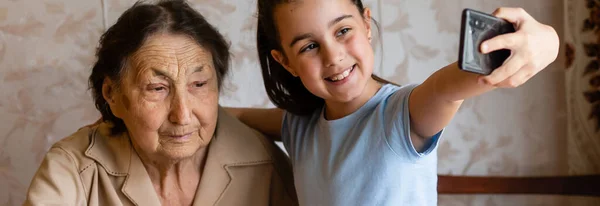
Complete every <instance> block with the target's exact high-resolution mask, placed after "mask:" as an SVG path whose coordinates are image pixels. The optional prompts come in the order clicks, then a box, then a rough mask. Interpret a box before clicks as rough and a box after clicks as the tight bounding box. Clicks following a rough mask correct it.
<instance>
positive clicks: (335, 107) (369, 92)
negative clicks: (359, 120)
mask: <svg viewBox="0 0 600 206" xmlns="http://www.w3.org/2000/svg"><path fill="white" fill-rule="evenodd" d="M380 88H381V84H380V83H379V82H377V81H375V80H374V79H373V78H369V80H368V82H367V85H366V86H365V88H364V90H363V91H362V93H361V94H360V95H359V96H358V97H356V98H354V99H353V100H351V101H349V102H336V101H331V100H325V119H327V120H335V119H340V118H343V117H345V116H348V115H350V114H352V113H354V112H356V110H358V109H359V108H360V107H362V106H363V105H364V104H365V103H367V102H368V101H369V99H371V98H372V97H373V96H375V94H376V93H377V91H379V89H380Z"/></svg>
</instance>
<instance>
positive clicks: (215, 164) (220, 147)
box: [194, 108, 273, 205]
mask: <svg viewBox="0 0 600 206" xmlns="http://www.w3.org/2000/svg"><path fill="white" fill-rule="evenodd" d="M266 143H267V142H263V141H262V140H261V139H259V138H258V133H257V132H256V131H254V130H252V129H250V128H248V127H247V126H246V125H244V124H242V123H241V122H239V121H238V120H237V119H235V118H233V117H231V116H230V115H229V114H228V113H227V112H225V111H224V110H223V109H222V108H219V121H218V123H217V129H216V131H215V137H214V138H213V139H212V140H211V143H210V145H209V148H208V155H207V157H206V158H207V159H206V163H205V166H204V170H203V172H202V177H201V180H200V185H199V186H198V190H197V191H196V198H195V199H194V205H217V204H219V201H220V200H221V199H222V198H223V197H224V196H226V194H227V196H229V194H230V193H231V192H234V193H235V191H228V187H229V186H230V185H235V183H236V182H252V180H249V178H252V177H251V176H249V175H237V176H236V175H235V173H231V172H230V171H229V168H231V167H239V166H244V167H245V169H246V170H256V169H257V167H254V166H257V165H263V164H267V163H271V162H272V161H273V160H272V159H271V156H270V155H269V154H268V153H267V151H266V148H265V144H266ZM244 192H245V193H252V191H244ZM241 195H245V194H241Z"/></svg>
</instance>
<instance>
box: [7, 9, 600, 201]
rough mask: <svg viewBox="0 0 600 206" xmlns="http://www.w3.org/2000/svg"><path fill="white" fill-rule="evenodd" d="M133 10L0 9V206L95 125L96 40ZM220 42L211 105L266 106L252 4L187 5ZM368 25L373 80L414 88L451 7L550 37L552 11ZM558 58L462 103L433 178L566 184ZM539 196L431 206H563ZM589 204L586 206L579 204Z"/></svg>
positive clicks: (422, 15) (450, 33)
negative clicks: (45, 159) (226, 53)
mask: <svg viewBox="0 0 600 206" xmlns="http://www.w3.org/2000/svg"><path fill="white" fill-rule="evenodd" d="M133 2H134V1H133V0H86V1H82V0H3V1H0V88H1V89H0V205H19V204H21V203H22V201H23V200H24V193H25V191H26V189H27V187H28V185H29V182H30V180H31V177H32V176H33V173H34V172H35V170H36V168H37V167H38V165H39V163H40V161H41V157H42V156H43V155H44V154H45V152H46V151H47V149H48V148H49V147H50V145H52V144H53V143H54V142H56V141H57V140H59V139H61V138H62V137H64V136H66V135H68V134H70V133H72V132H74V131H75V130H76V129H77V128H79V127H81V126H83V125H85V124H88V123H91V122H93V121H95V120H96V119H97V118H98V117H99V114H98V112H96V110H95V108H94V106H93V103H92V101H91V97H90V95H89V92H88V90H87V89H86V88H87V83H86V78H87V77H88V75H89V72H90V66H91V64H92V62H93V61H94V57H93V52H94V49H95V47H96V45H97V41H98V39H99V36H100V34H101V33H102V32H103V31H104V30H105V29H106V27H107V25H111V24H112V23H113V22H114V21H115V20H116V18H118V16H119V15H120V14H121V12H122V11H123V10H124V9H126V8H127V7H129V6H130V5H131V4H132V3H133ZM191 2H192V3H193V5H194V7H195V8H196V9H198V10H199V11H200V12H201V13H202V14H204V15H205V16H207V18H208V19H209V21H210V22H212V24H214V25H215V26H217V27H218V28H219V29H220V31H221V32H222V33H223V34H224V35H225V36H226V37H227V38H228V39H229V40H230V41H231V44H232V52H233V55H234V57H233V70H232V71H233V72H232V73H231V75H230V76H229V77H228V78H229V79H228V80H227V81H226V83H225V85H224V86H225V90H224V91H222V98H221V103H222V105H231V106H253V107H270V106H272V105H271V104H270V102H269V100H268V98H267V96H266V94H265V92H264V88H263V86H262V83H261V80H262V78H261V76H260V69H259V66H258V61H257V59H256V55H255V45H254V33H255V32H254V30H255V26H256V25H255V18H254V16H253V14H254V12H255V3H256V0H218V1H217V0H193V1H191ZM365 4H366V5H368V6H369V7H370V8H372V9H373V12H374V18H376V20H377V21H378V22H379V24H380V33H381V36H382V39H376V41H375V42H374V44H375V47H376V48H375V49H376V51H377V55H378V59H377V60H378V61H379V62H380V64H379V63H378V64H379V66H378V67H377V68H376V70H375V71H376V73H378V74H379V75H381V76H383V77H385V78H387V79H389V80H392V81H395V82H398V83H400V84H406V83H415V82H421V81H423V80H425V78H426V77H427V76H428V75H430V74H431V73H433V72H434V71H435V70H437V69H438V68H440V67H442V66H444V65H446V64H448V63H450V62H453V61H456V59H457V51H458V37H459V31H458V30H459V27H460V24H459V19H460V12H461V10H462V8H465V7H470V8H474V9H479V10H482V11H486V12H492V11H493V10H494V9H495V8H496V7H499V6H519V7H524V8H525V9H526V10H527V11H529V13H530V14H531V15H532V16H534V17H535V18H537V19H538V20H539V21H541V22H544V23H546V24H550V25H552V26H554V28H555V29H556V30H557V31H558V32H559V34H561V35H562V28H563V23H562V22H563V15H562V13H563V0H528V1H523V0H500V1H492V0H454V1H448V0H419V1H406V0H402V1H401V0H367V1H365ZM562 67H563V63H562V57H561V59H559V61H558V62H556V63H554V64H552V65H551V66H550V68H548V69H547V70H545V71H544V72H542V73H541V74H539V75H537V76H536V77H534V78H533V79H532V80H530V81H529V82H528V83H527V84H525V85H523V86H522V87H520V88H518V89H510V90H497V91H494V92H492V93H489V94H486V95H484V96H481V97H477V98H473V99H470V100H467V101H466V102H465V104H464V106H463V107H462V108H461V110H460V111H459V113H458V115H457V116H456V118H455V119H454V120H453V121H452V122H451V124H450V126H448V128H447V130H446V132H445V137H444V139H443V141H442V143H441V145H440V148H439V173H440V174H454V175H511V176H514V175H558V174H566V173H567V172H568V169H567V157H566V151H567V148H566V144H567V139H566V138H565V135H566V134H567V128H566V126H565V125H566V119H567V115H566V112H567V109H566V97H565V86H564V84H565V83H564V70H563V68H562ZM575 199H580V201H581V202H582V203H583V202H586V201H585V198H563V197H551V196H503V195H495V196H490V195H472V196H440V205H565V204H566V203H567V202H569V201H571V200H573V201H575ZM587 202H591V201H587Z"/></svg>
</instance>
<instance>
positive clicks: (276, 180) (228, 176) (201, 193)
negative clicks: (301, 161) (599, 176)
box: [25, 109, 297, 206]
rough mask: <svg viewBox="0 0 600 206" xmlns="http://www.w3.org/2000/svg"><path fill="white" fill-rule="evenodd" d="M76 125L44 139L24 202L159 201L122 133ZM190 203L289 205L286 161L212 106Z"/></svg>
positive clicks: (289, 178)
mask: <svg viewBox="0 0 600 206" xmlns="http://www.w3.org/2000/svg"><path fill="white" fill-rule="evenodd" d="M107 131H108V126H107V125H106V124H100V125H98V126H94V127H91V128H89V127H84V128H82V129H80V130H79V131H78V132H76V133H74V134H73V135H71V136H69V137H66V138H64V139H62V140H61V141H59V142H57V143H56V144H54V145H53V146H52V148H51V149H50V151H49V152H48V153H47V154H46V156H45V158H44V160H43V162H42V164H41V166H40V168H39V169H38V171H37V172H36V174H35V176H34V177H33V180H32V182H31V185H30V187H29V191H28V193H27V200H26V201H25V205H143V206H151V205H160V201H159V199H158V196H157V195H156V191H155V190H154V187H153V186H152V183H151V181H150V178H149V176H148V174H147V172H146V169H145V168H144V166H143V165H142V162H141V161H140V158H139V156H138V155H137V153H136V152H135V150H133V147H132V146H131V144H130V140H129V138H128V137H127V136H124V137H109V136H107V135H106V134H107V133H106V132H107ZM194 205H236V206H238V205H286V206H287V205H297V199H296V194H295V190H294V185H293V178H292V174H291V165H290V164H289V161H288V159H287V157H286V156H285V154H284V153H283V152H282V151H281V150H279V148H277V146H276V145H275V144H273V143H272V142H269V141H268V140H267V139H265V137H264V136H262V135H260V134H259V133H257V132H256V131H254V130H251V129H250V128H248V127H247V126H245V125H243V124H242V123H240V122H239V121H237V119H235V118H232V117H231V116H229V115H228V114H226V113H225V112H224V111H223V110H222V109H220V111H219V120H218V128H217V131H216V136H215V137H214V138H213V139H212V141H211V143H210V145H209V149H208V156H207V159H206V165H205V169H204V171H203V176H202V178H201V180H200V185H199V186H198V189H197V191H196V197H195V199H194Z"/></svg>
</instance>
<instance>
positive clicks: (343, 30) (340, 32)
mask: <svg viewBox="0 0 600 206" xmlns="http://www.w3.org/2000/svg"><path fill="white" fill-rule="evenodd" d="M349 31H350V28H343V29H341V30H340V31H338V33H337V34H336V36H342V35H344V34H346V33H348V32H349Z"/></svg>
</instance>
